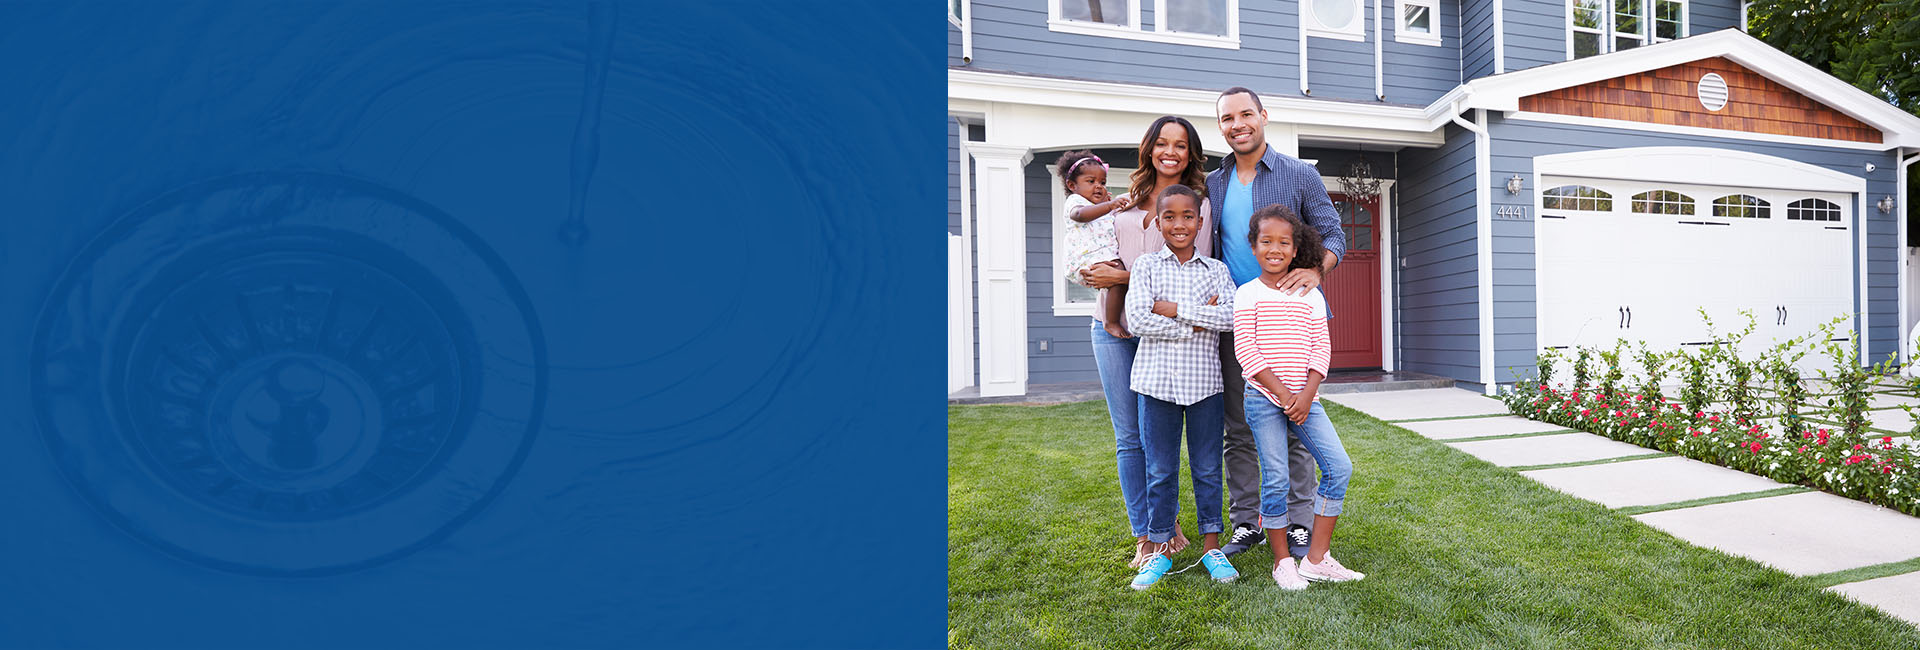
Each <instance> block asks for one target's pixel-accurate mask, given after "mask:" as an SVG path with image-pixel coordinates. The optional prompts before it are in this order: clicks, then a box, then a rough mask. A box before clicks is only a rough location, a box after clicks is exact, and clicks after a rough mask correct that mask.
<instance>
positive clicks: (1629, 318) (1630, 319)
mask: <svg viewBox="0 0 1920 650" xmlns="http://www.w3.org/2000/svg"><path fill="white" fill-rule="evenodd" d="M1627 329H1633V306H1632V305H1628V306H1627Z"/></svg>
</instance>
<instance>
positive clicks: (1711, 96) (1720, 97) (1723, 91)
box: [1700, 72, 1727, 111]
mask: <svg viewBox="0 0 1920 650" xmlns="http://www.w3.org/2000/svg"><path fill="white" fill-rule="evenodd" d="M1700 105H1701V106H1705V107H1707V110H1710V111H1717V110H1720V109H1722V108H1726V107H1727V80H1726V79H1722V78H1720V75H1718V74H1715V73H1712V72H1709V73H1707V74H1706V76H1703V77H1700Z"/></svg>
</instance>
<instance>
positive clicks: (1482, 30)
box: [1458, 0, 1493, 80]
mask: <svg viewBox="0 0 1920 650" xmlns="http://www.w3.org/2000/svg"><path fill="white" fill-rule="evenodd" d="M1458 11H1459V12H1460V16H1461V19H1460V68H1461V73H1462V75H1463V76H1464V77H1465V78H1467V79H1470V80H1471V79H1479V78H1481V77H1485V76H1487V75H1490V74H1493V0H1464V1H1463V2H1461V3H1460V6H1459V9H1458Z"/></svg>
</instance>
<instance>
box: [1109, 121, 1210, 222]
mask: <svg viewBox="0 0 1920 650" xmlns="http://www.w3.org/2000/svg"><path fill="white" fill-rule="evenodd" d="M1168 124H1178V125H1180V127H1181V128H1183V129H1186V130H1187V169H1186V171H1184V172H1181V174H1180V184H1181V185H1185V186H1187V187H1190V188H1193V191H1194V192H1195V193H1197V194H1199V195H1200V198H1202V199H1205V198H1207V172H1206V171H1205V167H1206V164H1207V155H1206V154H1204V153H1201V152H1200V131H1199V129H1195V128H1193V123H1192V122H1188V121H1187V120H1186V118H1183V117H1175V116H1172V115H1164V116H1161V118H1160V119H1157V120H1154V121H1153V126H1150V127H1147V135H1146V137H1143V138H1141V139H1140V162H1139V167H1138V168H1137V169H1134V170H1133V176H1131V177H1130V180H1131V183H1130V184H1129V186H1128V187H1127V196H1128V197H1130V198H1132V199H1133V204H1134V205H1136V206H1143V204H1142V203H1141V202H1142V201H1145V200H1147V194H1149V193H1151V192H1153V189H1154V188H1153V184H1154V179H1156V178H1159V173H1158V172H1156V171H1154V165H1153V141H1154V140H1157V139H1159V138H1160V129H1161V128H1164V127H1165V126H1166V125H1168ZM1143 207H1145V208H1146V210H1147V211H1148V212H1152V211H1153V206H1150V205H1145V206H1143ZM1196 207H1198V206H1196ZM1201 216H1202V217H1203V218H1204V217H1205V215H1201Z"/></svg>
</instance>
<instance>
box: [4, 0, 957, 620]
mask: <svg viewBox="0 0 1920 650" xmlns="http://www.w3.org/2000/svg"><path fill="white" fill-rule="evenodd" d="M892 8H893V6H892V5H890V4H885V3H866V4H859V3H836V4H833V5H831V6H824V7H823V6H797V5H791V4H770V5H768V6H756V5H749V4H745V3H691V4H688V5H656V4H653V3H593V4H588V3H524V2H522V3H510V2H496V3H477V2H460V3H429V2H401V3H372V2H350V3H243V2H211V3H115V4H90V3H36V4H17V3H13V4H6V5H0V53H3V54H4V55H5V56H4V58H5V60H7V61H11V62H12V63H11V64H9V65H7V66H5V67H0V94H4V98H5V99H4V101H0V387H4V388H5V390H4V391H0V399H4V403H0V433H4V435H0V495H5V496H3V497H0V530H5V531H6V532H5V533H0V584H5V585H6V588H5V589H0V646H7V647H43V646H56V645H57V646H74V647H103V646H121V647H125V646H139V647H277V646H323V647H379V646H412V647H418V646H423V645H435V646H482V647H543V646H576V647H577V646H620V647H632V646H648V647H677V646H691V647H737V646H756V647H803V646H813V647H878V646H886V647H900V646H910V647H931V646H937V645H939V644H941V643H943V639H944V633H943V630H944V628H945V611H946V610H945V582H946V580H945V568H944V567H945V545H944V544H943V543H942V540H943V539H944V534H945V517H944V512H945V511H944V509H943V508H942V507H941V503H943V495H944V494H945V491H944V478H945V475H944V473H943V472H941V471H938V468H940V467H943V466H944V460H945V453H944V448H945V436H944V435H943V433H942V431H943V430H944V426H943V418H942V416H941V411H940V409H939V407H938V406H937V405H938V404H939V403H940V402H938V401H936V399H937V397H938V395H939V394H940V392H941V389H940V388H939V382H940V381H941V377H940V371H939V368H940V367H941V366H942V363H943V361H942V359H943V357H942V355H941V351H942V350H941V346H940V344H939V343H938V342H937V336H936V335H935V334H932V333H931V332H935V331H937V328H928V327H917V326H916V324H924V323H935V322H939V316H940V315H941V314H942V311H941V310H942V308H943V304H942V302H941V299H942V296H941V295H939V293H938V292H929V291H926V290H925V289H924V287H925V286H926V285H927V284H929V283H930V282H931V280H930V278H937V277H939V275H940V273H941V272H940V271H938V270H933V271H926V272H924V273H923V274H922V275H926V276H927V277H916V276H915V275H914V274H913V273H911V271H910V270H911V269H916V268H921V269H928V268H931V269H937V268H938V265H937V264H932V263H929V262H928V260H937V259H940V258H939V257H938V256H939V255H940V254H941V248H939V246H940V245H941V243H940V241H939V240H938V239H937V237H936V235H937V234H938V232H937V231H933V230H927V229H924V228H919V227H917V226H916V225H915V221H914V220H912V219H903V216H905V215H910V214H912V213H913V212H915V211H916V210H918V209H921V208H924V209H927V210H934V209H937V207H936V206H937V205H938V202H939V201H940V195H939V192H940V188H939V180H938V178H939V177H938V172H937V165H939V162H938V161H939V160H940V158H939V156H940V155H941V145H940V140H939V138H940V135H939V129H938V127H939V124H940V120H941V119H942V118H941V115H942V109H941V104H940V101H941V99H942V97H943V96H944V94H943V93H942V91H941V88H942V85H941V82H940V80H941V75H940V74H939V57H940V56H941V54H940V52H939V51H938V48H939V47H940V43H939V41H938V40H937V39H938V35H937V32H936V31H935V30H936V29H938V28H939V26H940V25H941V24H942V23H941V22H940V21H939V19H938V17H937V16H926V19H925V20H919V21H908V20H894V19H892V18H891V17H890V16H892V14H891V13H890V12H888V11H887V10H889V9H892ZM930 8H931V7H929V9H930ZM908 25H913V26H911V27H909V26H908ZM835 34H858V35H859V36H858V37H857V38H838V37H826V36H828V35H835ZM916 160H918V161H925V164H924V165H915V164H912V163H911V161H916ZM903 161H904V162H905V163H906V164H902V163H903ZM882 531H884V535H882V534H881V533H882ZM854 613H857V616H854V617H853V618H855V619H856V620H857V622H856V623H853V624H848V623H847V620H848V617H849V615H851V614H854Z"/></svg>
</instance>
